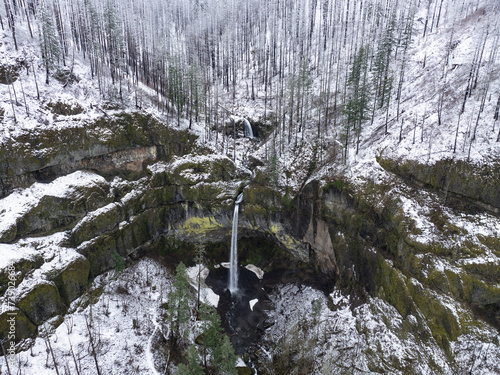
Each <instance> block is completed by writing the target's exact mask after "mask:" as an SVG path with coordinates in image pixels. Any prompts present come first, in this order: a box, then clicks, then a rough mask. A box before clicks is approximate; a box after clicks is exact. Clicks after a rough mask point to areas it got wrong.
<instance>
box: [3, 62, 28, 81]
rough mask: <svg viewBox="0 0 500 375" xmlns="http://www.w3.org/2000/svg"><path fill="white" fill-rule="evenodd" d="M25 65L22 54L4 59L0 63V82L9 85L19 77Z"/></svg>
mask: <svg viewBox="0 0 500 375" xmlns="http://www.w3.org/2000/svg"><path fill="white" fill-rule="evenodd" d="M26 65H27V63H26V60H25V59H24V57H22V56H17V57H11V58H10V59H9V58H6V59H4V61H3V62H2V63H0V83H1V84H4V85H11V84H12V83H14V82H16V81H17V79H18V78H19V73H20V72H21V69H23V68H24V67H25V66H26Z"/></svg>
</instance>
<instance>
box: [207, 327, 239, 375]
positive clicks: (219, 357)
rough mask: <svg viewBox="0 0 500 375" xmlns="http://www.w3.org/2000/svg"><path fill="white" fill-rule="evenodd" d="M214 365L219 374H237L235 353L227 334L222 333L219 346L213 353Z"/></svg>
mask: <svg viewBox="0 0 500 375" xmlns="http://www.w3.org/2000/svg"><path fill="white" fill-rule="evenodd" d="M213 357H214V358H213V359H214V365H215V368H216V369H217V370H218V374H220V375H238V371H237V370H236V359H237V357H236V354H234V349H233V346H232V345H231V341H229V337H227V335H222V340H221V341H220V344H219V346H218V347H217V348H216V350H215V351H214V353H213Z"/></svg>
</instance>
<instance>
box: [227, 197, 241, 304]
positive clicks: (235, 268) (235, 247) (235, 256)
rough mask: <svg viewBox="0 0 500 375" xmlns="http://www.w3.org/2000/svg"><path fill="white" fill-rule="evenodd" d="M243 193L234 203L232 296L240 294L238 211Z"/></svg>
mask: <svg viewBox="0 0 500 375" xmlns="http://www.w3.org/2000/svg"><path fill="white" fill-rule="evenodd" d="M242 200H243V193H241V194H240V195H238V197H237V198H236V201H235V202H234V214H233V232H232V233H231V257H230V261H229V262H230V266H229V291H230V292H231V294H232V295H234V294H235V293H236V292H238V210H239V206H240V203H241V201H242Z"/></svg>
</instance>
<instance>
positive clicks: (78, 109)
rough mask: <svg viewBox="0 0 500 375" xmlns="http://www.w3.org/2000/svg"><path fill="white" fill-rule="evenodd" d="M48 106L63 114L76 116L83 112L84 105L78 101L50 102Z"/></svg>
mask: <svg viewBox="0 0 500 375" xmlns="http://www.w3.org/2000/svg"><path fill="white" fill-rule="evenodd" d="M47 108H48V109H50V110H51V111H52V112H53V113H55V114H57V115H62V116H74V115H79V114H80V113H82V112H83V107H82V106H81V105H80V104H78V103H64V102H49V103H47Z"/></svg>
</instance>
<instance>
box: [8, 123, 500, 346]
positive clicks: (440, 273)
mask: <svg viewBox="0 0 500 375" xmlns="http://www.w3.org/2000/svg"><path fill="white" fill-rule="evenodd" d="M101 121H102V123H101ZM107 121H109V123H108V122H107ZM115 127H116V131H114V132H113V134H108V131H110V129H114V128H115ZM98 132H103V134H101V136H99V137H98V136H97V133H98ZM38 137H39V141H40V140H41V142H40V145H42V146H41V149H44V150H45V149H47V146H48V142H49V138H48V133H42V134H40V135H39V136H38ZM54 137H55V138H54V139H55V144H54V146H53V147H54V148H53V149H52V150H51V151H47V152H46V157H45V158H42V159H41V160H40V161H38V160H37V159H36V158H35V157H34V155H35V154H36V149H37V144H36V143H35V142H34V141H33V140H29V139H30V138H29V137H28V138H26V139H25V140H24V141H25V142H24V143H25V144H27V145H28V146H27V148H26V150H25V152H24V151H21V150H22V147H21V146H20V145H15V144H14V143H12V144H10V145H8V147H18V150H20V151H19V152H20V153H19V155H18V156H16V157H12V155H14V154H11V153H8V154H7V153H5V152H4V153H3V154H1V155H0V158H4V159H5V160H6V161H7V162H6V165H5V166H4V167H2V168H4V169H3V170H2V171H0V172H1V173H3V174H1V173H0V175H1V176H2V183H3V186H4V188H5V189H4V192H8V191H10V190H9V189H12V188H13V187H15V186H23V185H24V184H27V183H29V182H30V181H34V180H43V181H45V180H50V179H52V178H53V177H54V176H59V175H60V174H65V173H67V172H69V171H73V170H74V169H78V168H85V169H87V170H89V169H90V170H93V171H95V172H97V173H99V174H102V175H106V176H112V175H116V174H119V175H120V176H122V177H123V178H121V179H116V180H115V181H112V182H110V181H106V180H104V179H102V181H101V180H100V181H101V182H99V183H96V184H93V185H92V186H90V185H89V186H84V187H78V188H75V189H74V190H72V193H71V194H69V195H68V196H67V197H66V196H65V197H59V198H58V197H54V196H50V195H45V196H44V197H42V198H41V199H40V200H39V202H37V204H36V205H35V206H33V207H32V208H31V209H30V210H28V211H26V212H25V213H23V214H22V215H21V216H20V217H19V219H18V220H17V221H16V224H15V225H14V226H13V228H12V230H9V231H7V232H5V233H4V234H3V237H2V241H4V242H8V241H15V240H16V239H19V238H24V237H26V236H31V235H47V234H49V233H51V232H53V231H63V230H65V231H67V234H68V236H67V238H66V239H65V241H64V243H63V245H64V248H65V249H66V250H68V249H69V250H71V251H72V252H75V251H76V252H77V254H76V253H75V254H73V255H72V256H71V257H70V258H68V259H69V261H68V262H66V263H61V264H55V265H51V264H50V263H51V262H53V261H52V260H47V259H43V260H41V259H39V260H38V263H37V262H36V261H35V260H33V259H32V260H29V261H28V260H25V261H24V263H23V262H21V261H18V262H17V263H16V269H19V270H21V269H22V272H21V273H20V276H21V277H20V278H19V281H18V284H19V285H18V288H19V289H20V291H22V292H19V294H18V299H17V300H16V301H17V308H18V309H19V313H20V314H24V316H25V318H26V319H25V320H26V324H25V329H23V330H22V332H24V333H25V336H23V337H29V336H30V335H32V334H33V331H34V330H36V326H38V325H40V324H42V323H43V322H45V321H46V320H47V319H50V318H52V317H53V316H55V315H58V314H63V313H64V312H65V311H66V309H67V308H68V306H69V305H70V304H71V303H72V302H73V301H74V300H75V299H76V298H78V297H79V296H80V295H81V294H82V293H83V292H84V290H85V288H86V286H87V283H88V281H89V280H90V279H92V278H95V277H96V276H98V275H99V274H101V273H103V272H105V271H107V270H110V269H112V268H113V267H114V266H115V259H116V257H117V256H121V257H123V258H127V259H129V258H132V259H133V258H137V257H140V256H141V255H143V254H146V253H150V252H157V254H158V255H160V256H170V257H173V258H174V259H177V260H178V259H183V260H187V261H188V262H189V261H190V260H192V258H193V256H194V247H195V246H194V245H195V244H198V243H204V244H205V246H206V248H207V251H208V256H209V257H210V259H213V260H217V261H221V260H223V259H225V258H224V257H226V256H227V248H228V246H229V242H230V233H231V226H232V215H233V209H234V198H235V197H236V196H237V195H238V194H239V193H240V192H243V193H244V200H243V202H242V203H241V205H240V219H239V233H240V239H242V242H243V243H244V242H245V241H244V240H245V239H247V238H251V239H252V241H253V240H254V239H259V240H261V241H262V243H264V244H273V246H269V248H270V249H272V251H276V252H278V251H283V254H285V256H286V257H288V258H289V259H293V260H294V261H295V262H296V263H295V264H293V265H290V267H306V268H308V269H314V270H315V272H317V274H321V275H323V276H325V275H326V277H327V278H328V279H329V280H331V281H332V284H333V283H335V282H336V283H337V286H338V287H341V288H343V289H345V290H348V291H350V292H351V293H352V294H353V295H355V296H357V298H358V299H360V300H363V299H368V298H373V297H378V298H382V299H384V300H385V301H388V302H389V303H390V304H392V305H393V306H394V307H395V309H396V310H397V311H398V313H399V314H400V315H401V317H402V319H403V320H405V321H406V320H408V322H413V323H412V324H414V325H415V326H416V327H417V328H415V329H420V331H419V335H420V337H422V339H423V340H428V339H432V340H435V342H436V343H438V345H440V346H441V348H442V349H443V350H444V351H446V352H449V351H450V342H453V341H455V340H456V339H457V337H459V335H461V334H465V333H467V331H466V329H467V328H464V327H467V326H468V325H470V324H471V320H472V319H473V318H472V317H471V316H472V315H471V316H469V315H467V316H466V317H464V316H461V315H460V316H458V315H457V314H456V313H455V312H454V311H453V310H452V308H450V307H449V306H450V305H449V304H448V303H447V302H446V301H448V299H449V300H451V301H458V302H459V303H462V304H464V305H465V306H471V307H472V311H474V312H475V313H476V314H477V315H476V316H480V317H482V318H483V319H486V320H488V321H489V322H491V323H492V324H494V325H495V324H496V325H497V327H499V326H500V325H499V323H498V321H500V320H499V311H500V291H499V288H498V272H497V268H496V267H495V266H496V264H495V263H492V264H491V265H490V266H488V264H474V263H472V262H462V263H460V262H458V261H457V260H456V259H454V258H453V255H449V256H448V255H447V254H448V253H449V254H453V252H454V250H453V249H447V248H445V246H444V245H442V244H441V245H439V246H438V245H435V244H421V243H418V242H417V241H415V240H414V238H413V237H412V233H413V231H414V224H413V223H412V220H411V218H408V217H407V216H406V215H405V212H404V211H403V209H402V206H401V204H400V203H399V202H398V200H397V197H395V196H391V194H389V190H390V187H388V186H384V185H383V184H380V185H377V184H374V183H372V182H371V183H368V184H366V185H354V184H352V183H350V182H349V181H347V180H344V179H338V180H334V181H332V182H330V183H329V184H327V185H326V186H323V185H322V184H321V183H320V182H318V181H312V182H310V183H308V184H306V185H305V186H304V187H303V188H302V189H301V191H300V192H299V194H297V196H296V197H294V198H293V199H292V198H291V197H289V196H288V195H287V194H285V195H283V194H281V193H280V192H278V191H276V190H275V189H273V188H272V187H271V185H272V184H271V183H270V181H269V178H268V177H266V175H265V174H264V173H262V172H261V171H260V170H258V169H257V171H256V173H255V175H254V176H253V178H251V176H250V175H248V174H247V172H245V171H242V170H239V169H238V168H237V167H236V166H235V165H234V163H233V162H232V161H231V160H230V159H229V158H227V157H226V156H222V155H209V154H207V152H206V151H202V150H200V152H199V153H197V152H196V147H195V146H194V145H193V144H192V142H193V140H194V138H193V136H191V135H189V134H188V133H184V132H174V131H173V130H170V129H169V128H167V127H164V126H163V125H161V124H159V123H158V122H157V121H156V120H154V119H152V118H150V117H148V116H144V115H140V114H132V115H129V114H127V115H120V116H115V118H113V119H111V120H105V119H101V120H99V121H97V123H96V124H94V125H93V126H90V127H89V129H85V130H83V129H81V128H78V129H74V135H71V131H70V130H68V129H66V130H63V131H61V133H60V134H57V135H56V134H54ZM172 138H175V139H172ZM72 139H74V140H75V141H74V143H72V142H73V141H72ZM79 141H81V142H83V145H77V143H78V142H79ZM30 142H31V143H30ZM64 142H68V143H69V146H68V147H63V144H64ZM6 147H7V146H4V149H5V148H6ZM381 164H384V162H383V161H381ZM2 165H3V164H2ZM391 165H392V164H391ZM146 166H147V168H146ZM386 167H387V165H386ZM387 168H388V169H391V168H392V169H394V170H398V168H402V167H398V166H390V167H387ZM464 168H465V167H464ZM415 169H418V168H415ZM457 170H458V169H457ZM414 173H415V175H417V174H418V173H417V172H414ZM422 173H423V172H422ZM447 173H448V175H447V176H448V178H451V177H450V176H451V175H452V173H451V172H449V171H448V172H447ZM418 175H419V176H420V177H419V179H421V180H419V181H427V180H426V178H427V177H425V176H424V174H422V175H420V174H418ZM429 178H430V177H429ZM429 181H430V182H429V183H427V182H426V183H425V184H426V185H429V186H436V188H439V189H441V188H442V187H443V186H445V187H447V189H448V191H453V192H454V193H453V194H457V196H458V194H461V193H460V192H459V185H460V184H458V183H457V184H456V185H454V183H453V181H454V180H453V179H451V180H449V182H444V185H443V182H442V181H441V182H439V183H438V182H432V181H434V180H432V181H431V180H429ZM436 181H437V180H436ZM422 183H423V184H424V182H422ZM496 183H497V181H491V182H489V185H488V186H490V187H491V189H493V190H489V188H488V189H486V190H487V191H490V193H488V192H481V191H479V190H477V189H476V190H475V188H473V186H474V185H473V183H471V184H472V185H470V187H469V188H464V189H465V190H464V194H465V193H467V194H469V195H468V196H469V199H471V200H474V201H481V202H483V203H482V204H485V205H486V204H487V205H488V207H489V206H491V207H495V204H497V201H496V199H497V198H495V194H492V193H491V192H492V191H494V189H495V186H496V185H495V184H496ZM433 184H434V185H433ZM440 184H441V185H440ZM448 196H449V195H448ZM485 207H486V206H485ZM478 242H480V243H481V246H483V247H485V248H489V249H490V250H491V251H492V252H495V251H497V252H498V251H500V250H499V248H498V244H497V242H498V241H495V239H491V238H488V237H486V236H482V237H480V238H479V237H478ZM266 246H267V245H266ZM242 248H243V253H244V256H245V257H247V258H250V257H251V256H252V255H251V254H249V252H250V250H248V249H246V250H245V248H249V246H245V245H243V246H242ZM69 250H68V251H69ZM429 254H435V255H436V256H439V257H441V260H443V261H446V262H449V263H448V264H449V265H450V267H449V268H447V269H440V268H438V267H437V266H435V265H434V264H433V263H432V262H431V261H429V258H431V256H430V255H429ZM443 254H444V255H443ZM253 258H254V261H255V263H257V264H258V263H259V261H260V262H262V263H263V267H266V266H269V267H274V266H275V265H276V264H275V263H273V261H271V262H269V259H270V258H272V257H269V256H267V257H266V256H265V255H264V256H263V254H257V255H255V256H254V257H253ZM280 259H283V257H281V258H280ZM42 263H43V265H42ZM290 264H292V263H290ZM287 266H288V264H287ZM33 269H42V270H43V272H42V276H41V277H40V279H39V280H38V282H36V283H33V281H32V279H30V278H28V277H25V275H27V274H28V273H30V272H32V270H33ZM5 277H7V276H6V274H5V272H4V273H2V272H0V280H2V278H4V279H5ZM28 286H29V287H28ZM3 291H5V288H4V290H3ZM42 296H44V298H42ZM415 322H416V323H415ZM495 322H496V323H495ZM408 324H409V323H408ZM418 327H420V328H418ZM4 328H5V327H4ZM4 328H2V327H0V334H1V333H2V332H5V331H2V330H3V329H4Z"/></svg>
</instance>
